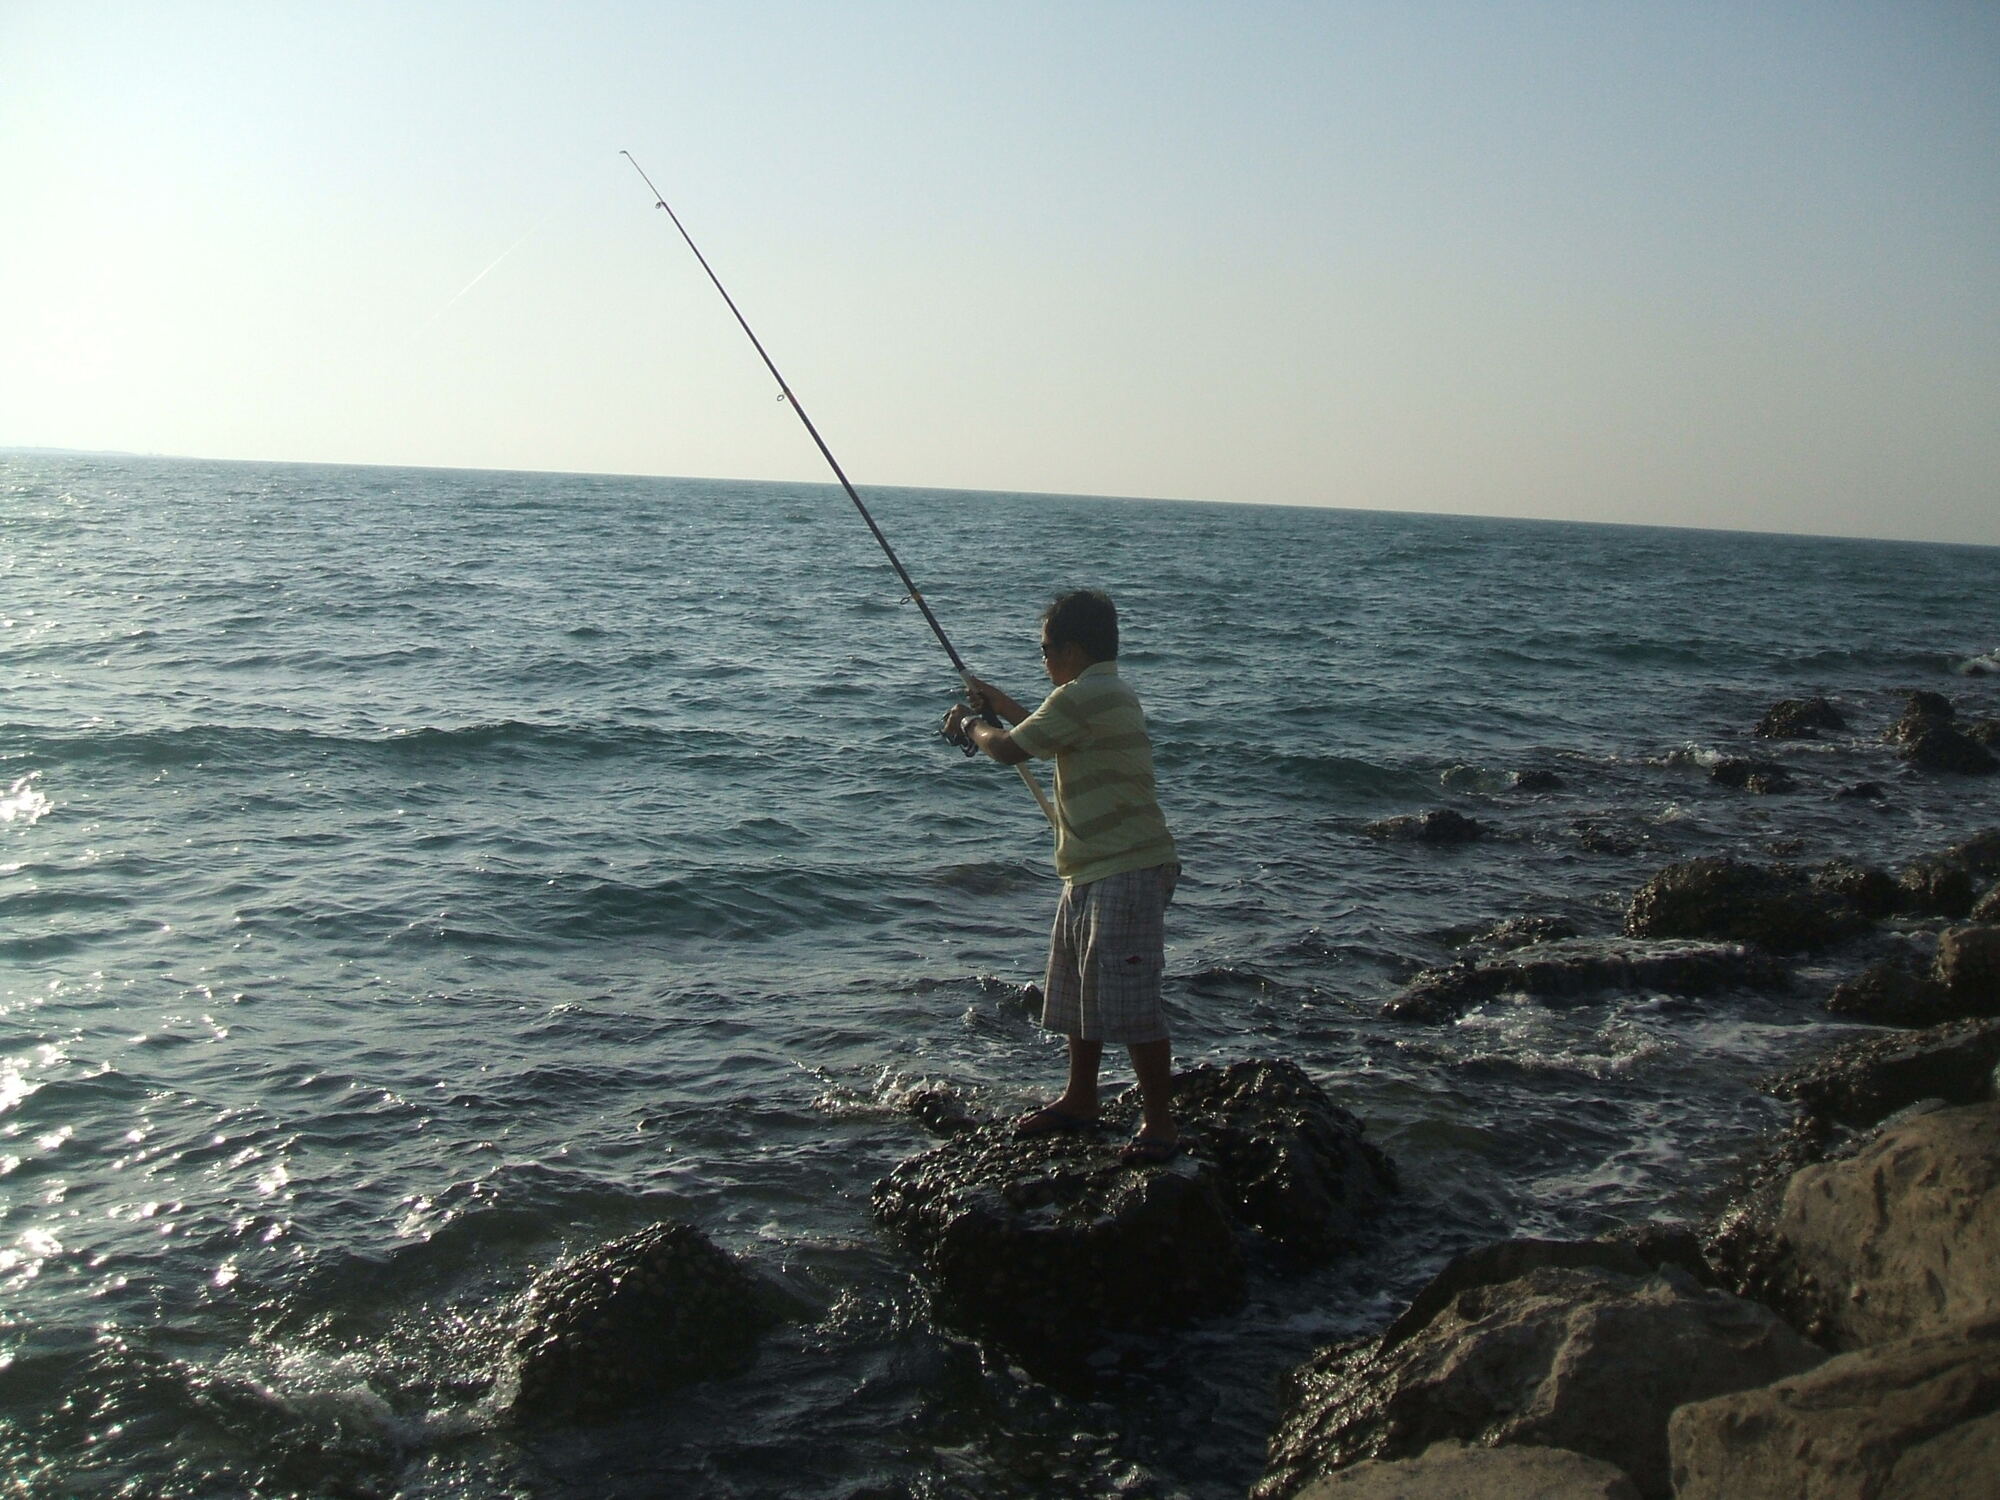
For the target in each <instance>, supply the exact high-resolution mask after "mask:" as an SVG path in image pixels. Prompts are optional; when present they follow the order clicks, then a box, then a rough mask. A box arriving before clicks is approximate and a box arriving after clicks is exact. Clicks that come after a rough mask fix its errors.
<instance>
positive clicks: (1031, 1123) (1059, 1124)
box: [1014, 1104, 1097, 1141]
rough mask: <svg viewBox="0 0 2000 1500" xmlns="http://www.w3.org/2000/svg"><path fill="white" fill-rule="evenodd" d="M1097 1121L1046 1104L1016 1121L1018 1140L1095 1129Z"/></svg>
mask: <svg viewBox="0 0 2000 1500" xmlns="http://www.w3.org/2000/svg"><path fill="white" fill-rule="evenodd" d="M1096 1128H1097V1121H1095V1120H1087V1119H1085V1118H1084V1117H1083V1116H1082V1115H1073V1114H1071V1113H1070V1112H1069V1111H1068V1110H1066V1109H1057V1108H1056V1107H1055V1106H1054V1105H1053V1104H1048V1105H1044V1106H1043V1107H1042V1108H1040V1109H1038V1110H1036V1111H1035V1112H1034V1113H1033V1114H1026V1115H1023V1116H1021V1118H1020V1119H1018V1120H1016V1121H1015V1122H1014V1135H1015V1138H1016V1139H1017V1140H1023V1141H1032V1140H1034V1139H1036V1138H1037V1137H1039V1136H1045V1135H1076V1134H1077V1133H1079V1132H1080V1131H1085V1130H1095V1129H1096Z"/></svg>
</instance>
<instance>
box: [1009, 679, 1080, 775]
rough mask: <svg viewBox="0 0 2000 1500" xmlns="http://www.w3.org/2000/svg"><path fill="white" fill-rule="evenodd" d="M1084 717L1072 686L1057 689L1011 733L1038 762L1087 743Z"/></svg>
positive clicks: (1015, 741)
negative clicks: (1072, 692) (1079, 710)
mask: <svg viewBox="0 0 2000 1500" xmlns="http://www.w3.org/2000/svg"><path fill="white" fill-rule="evenodd" d="M1084 729H1085V725H1084V719H1083V715H1081V714H1079V713H1078V712H1077V711H1076V704H1075V702H1074V699H1073V695H1072V694H1071V693H1070V691H1069V685H1068V684H1064V685H1063V686H1062V687H1059V688H1057V689H1056V690H1055V691H1054V692H1053V693H1050V694H1049V695H1048V697H1046V698H1044V699H1043V700H1042V706H1041V707H1040V708H1038V709H1036V710H1035V711H1034V712H1033V713H1031V714H1029V715H1028V717H1027V718H1025V719H1023V720H1022V721H1021V722H1020V723H1018V724H1016V725H1015V726H1014V727H1013V728H1012V729H1010V730H1008V731H1007V735H1008V738H1009V739H1011V740H1013V742H1014V743H1015V745H1016V746H1018V747H1019V748H1020V749H1022V750H1025V751H1027V753H1028V754H1029V755H1031V756H1033V757H1034V758H1035V759H1036V760H1047V759H1049V758H1050V757H1051V756H1055V755H1059V754H1061V753H1062V752H1063V751H1065V750H1074V749H1075V748H1076V747H1077V746H1078V745H1080V744H1082V743H1083V741H1084Z"/></svg>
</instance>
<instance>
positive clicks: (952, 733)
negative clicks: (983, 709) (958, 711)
mask: <svg viewBox="0 0 2000 1500" xmlns="http://www.w3.org/2000/svg"><path fill="white" fill-rule="evenodd" d="M977 717H978V718H979V719H980V721H981V722H983V723H987V724H991V725H993V726H994V727H995V728H998V727H999V724H1000V721H999V720H998V719H997V718H995V717H994V716H993V715H992V714H990V713H984V714H979V715H977ZM970 722H971V720H970V719H960V720H959V721H958V728H957V729H956V730H950V729H940V730H938V738H940V739H942V740H943V741H944V742H945V743H946V744H947V745H956V746H958V748H959V749H960V750H962V751H963V752H964V753H965V754H966V755H968V756H970V755H977V754H978V753H979V747H978V746H977V745H975V744H974V743H973V742H972V731H971V730H969V729H967V728H966V727H965V726H966V725H967V724H968V723H970Z"/></svg>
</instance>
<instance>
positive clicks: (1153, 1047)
mask: <svg viewBox="0 0 2000 1500" xmlns="http://www.w3.org/2000/svg"><path fill="white" fill-rule="evenodd" d="M1070 1045H1071V1047H1074V1046H1075V1045H1076V1043H1075V1042H1074V1041H1072V1042H1071V1043H1070ZM1130 1050H1131V1053H1132V1071H1133V1073H1134V1074H1136V1075H1137V1076H1138V1079H1139V1108H1140V1111H1141V1113H1142V1115H1143V1121H1142V1123H1141V1124H1140V1126H1139V1136H1138V1138H1139V1139H1140V1140H1142V1141H1159V1142H1161V1143H1162V1144H1164V1143H1166V1142H1168V1141H1177V1140H1179V1139H1180V1138H1181V1132H1180V1127H1179V1126H1177V1125H1175V1124H1174V1115H1173V1092H1174V1044H1173V1043H1172V1041H1170V1040H1169V1039H1168V1038H1166V1037H1161V1038H1160V1039H1159V1040H1158V1041H1157V1042H1134V1043H1133V1044H1132V1046H1131V1049H1130ZM1073 1069H1074V1063H1072V1070H1073Z"/></svg>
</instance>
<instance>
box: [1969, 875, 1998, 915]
mask: <svg viewBox="0 0 2000 1500" xmlns="http://www.w3.org/2000/svg"><path fill="white" fill-rule="evenodd" d="M1970 915H1971V917H1972V920H1973V921H1975V922H1978V923H1981V924H1982V925H1984V924H1987V923H2000V885H1996V886H1994V887H1993V889H1992V890H1990V891H1988V892H1987V893H1986V894H1985V895H1983V896H1981V897H1980V898H1979V899H1978V900H1977V901H1975V902H1973V903H1972V911H1971V913H1970Z"/></svg>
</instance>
